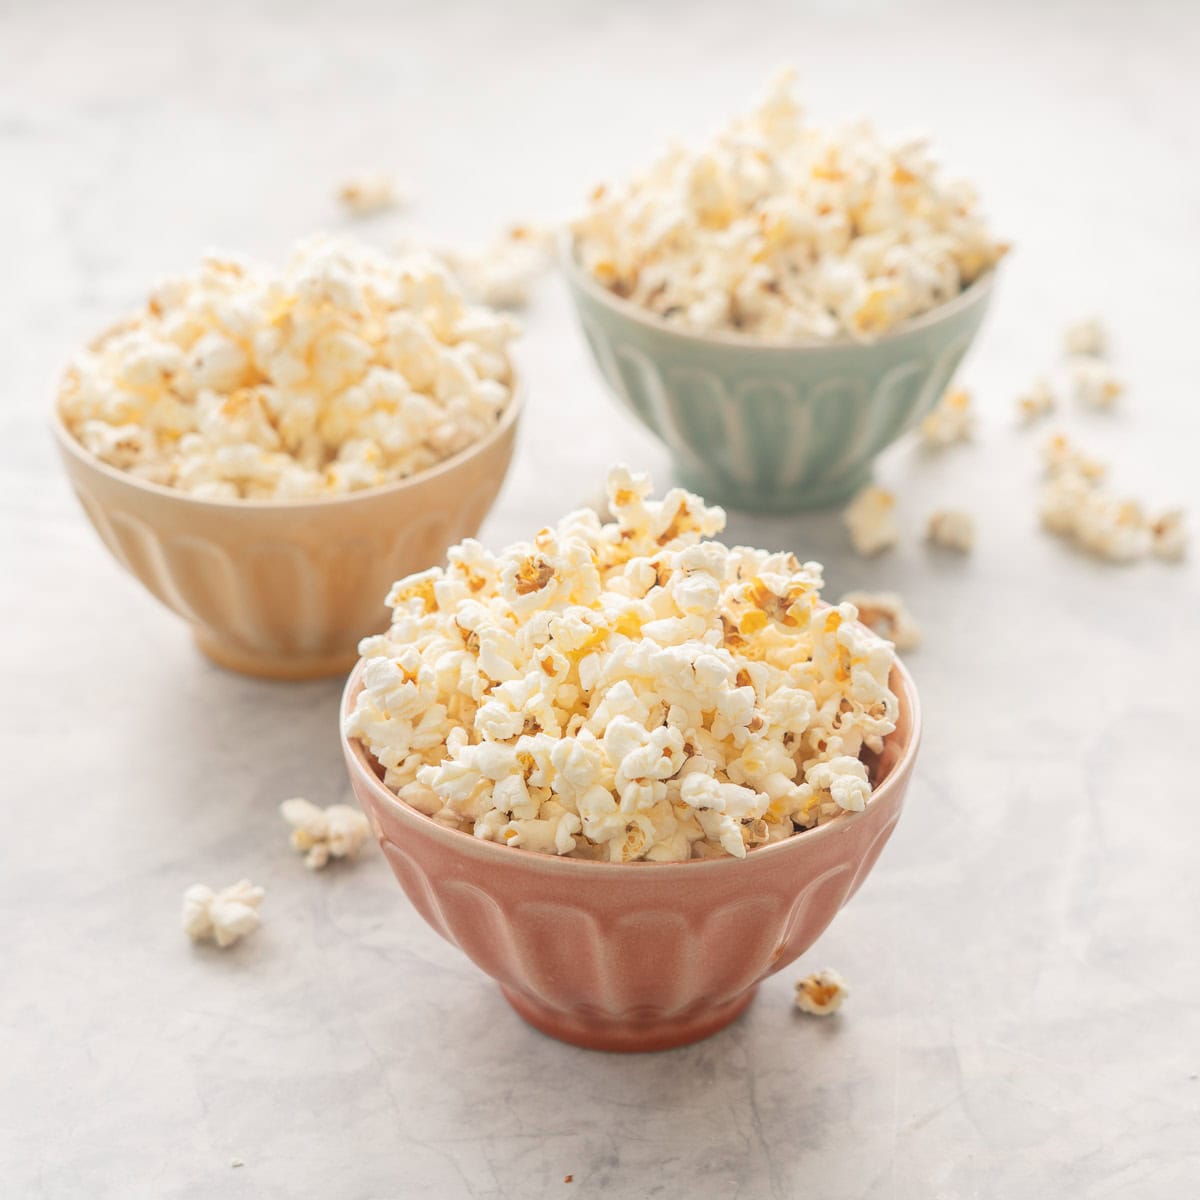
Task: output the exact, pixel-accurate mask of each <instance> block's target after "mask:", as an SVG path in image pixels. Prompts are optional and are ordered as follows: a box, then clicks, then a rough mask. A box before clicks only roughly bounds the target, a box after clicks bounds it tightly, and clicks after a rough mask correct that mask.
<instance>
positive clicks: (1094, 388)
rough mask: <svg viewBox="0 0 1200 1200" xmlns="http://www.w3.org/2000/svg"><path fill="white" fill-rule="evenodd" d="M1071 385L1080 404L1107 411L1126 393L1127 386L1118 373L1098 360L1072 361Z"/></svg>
mask: <svg viewBox="0 0 1200 1200" xmlns="http://www.w3.org/2000/svg"><path fill="white" fill-rule="evenodd" d="M1071 383H1072V384H1073V386H1074V388H1075V398H1076V400H1078V401H1079V403H1080V404H1083V405H1085V406H1086V407H1087V408H1097V409H1103V410H1105V411H1107V410H1108V409H1111V408H1113V407H1114V406H1115V404H1116V402H1117V399H1118V397H1119V396H1120V395H1121V394H1122V393H1123V392H1124V391H1125V384H1124V383H1123V382H1122V380H1121V378H1120V376H1118V375H1117V373H1116V371H1114V370H1113V369H1112V367H1110V366H1109V365H1108V363H1106V362H1103V361H1102V360H1100V359H1098V358H1076V359H1074V360H1072V362H1071Z"/></svg>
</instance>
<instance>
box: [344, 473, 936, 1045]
mask: <svg viewBox="0 0 1200 1200" xmlns="http://www.w3.org/2000/svg"><path fill="white" fill-rule="evenodd" d="M650 491H651V485H650V481H649V480H648V479H647V478H646V477H645V476H642V475H637V474H634V473H632V472H630V471H628V470H626V469H624V468H614V470H613V471H612V472H611V473H610V475H609V481H608V495H609V501H610V507H611V510H612V513H613V515H614V518H615V519H614V521H612V522H611V523H608V524H602V523H601V521H600V519H599V517H598V516H597V515H596V513H595V512H594V511H592V510H590V509H588V510H582V511H580V512H575V513H571V514H569V515H568V516H566V517H564V518H563V519H562V520H561V521H560V522H559V523H558V524H557V526H555V528H553V529H543V530H542V531H540V532H539V533H538V534H537V535H536V536H535V537H534V539H533V540H532V541H530V542H527V543H519V544H517V545H514V546H510V547H509V548H508V549H506V550H504V551H503V552H501V553H499V554H493V553H491V552H489V551H488V550H486V549H485V548H484V547H482V546H481V545H479V544H478V543H476V542H474V541H466V542H464V543H462V544H461V545H459V546H456V547H453V548H452V549H451V550H450V552H449V554H448V557H447V563H446V566H444V567H438V568H434V569H431V570H428V571H423V572H420V573H418V574H416V575H413V576H410V577H408V578H406V579H402V580H400V581H399V582H398V583H396V584H395V586H394V587H393V588H392V591H391V593H390V594H389V597H388V603H389V604H390V605H391V607H392V610H393V623H392V626H391V629H390V630H389V631H388V632H387V633H385V634H381V635H378V636H375V637H369V638H366V639H364V641H363V643H362V646H361V651H362V655H363V659H362V662H361V663H360V664H359V665H358V667H357V668H356V669H355V671H354V672H353V673H352V675H351V677H350V680H349V683H348V684H347V689H346V695H345V701H344V706H343V714H344V716H343V746H344V750H345V755H346V760H347V763H348V766H349V770H350V776H351V782H352V784H353V787H354V790H355V792H356V794H357V796H358V798H359V801H360V802H361V803H362V805H363V807H364V808H365V809H366V810H367V812H368V815H369V816H370V818H371V823H372V826H373V828H374V830H375V833H376V835H377V837H378V838H379V840H380V842H381V844H382V846H383V849H384V852H385V854H386V855H387V857H388V860H389V861H390V863H391V865H392V867H393V870H394V871H395V873H396V875H397V877H398V879H399V880H400V882H401V884H402V885H403V887H404V889H405V891H406V892H407V894H408V895H409V897H410V899H411V900H412V901H413V903H414V904H415V905H416V907H417V908H418V910H419V911H420V912H421V914H422V915H423V916H424V917H425V919H426V920H427V921H428V922H429V923H430V924H431V925H432V926H433V927H434V929H435V930H437V932H439V933H441V934H442V935H443V936H444V937H446V938H448V939H449V940H450V941H452V942H453V943H454V944H456V945H458V946H459V947H460V948H461V949H462V950H463V951H464V952H465V953H466V954H467V955H468V956H469V957H470V958H471V959H472V960H473V961H474V962H475V963H476V964H477V965H478V966H480V967H481V968H482V969H483V970H484V971H486V972H487V973H488V974H490V975H492V976H493V977H495V978H496V979H498V980H499V982H500V984H501V986H502V988H503V990H504V993H505V995H506V996H507V998H508V999H509V1001H510V1002H511V1003H512V1004H513V1006H514V1007H515V1008H516V1009H517V1011H518V1012H519V1013H520V1014H521V1015H522V1016H523V1017H525V1018H526V1019H527V1020H529V1021H530V1022H531V1023H532V1024H533V1025H535V1026H536V1027H538V1028H539V1029H542V1030H543V1031H545V1032H547V1033H549V1034H551V1035H553V1036H555V1037H559V1038H562V1039H564V1040H567V1041H572V1042H576V1043H578V1044H581V1045H587V1046H593V1047H597V1048H606V1049H625V1050H643V1049H644V1050H649V1049H658V1048H662V1047H666V1046H671V1045H679V1044H683V1043H685V1042H690V1041H694V1040H696V1039H698V1038H701V1037H705V1036H707V1035H708V1034H709V1033H713V1032H715V1031H716V1030H717V1029H720V1028H722V1027H723V1026H724V1025H725V1024H727V1023H728V1022H729V1021H731V1020H733V1019H734V1018H735V1017H736V1016H737V1015H738V1014H739V1013H740V1012H741V1011H742V1010H743V1009H744V1008H745V1007H746V1005H747V1004H749V1002H750V1000H751V999H752V998H753V994H754V991H755V988H756V986H757V984H758V983H759V982H760V981H761V980H762V979H763V978H765V977H766V976H767V975H769V974H771V973H773V972H774V971H777V970H780V969H781V968H783V967H785V966H786V965H787V964H788V963H790V962H791V961H792V960H793V959H795V958H796V957H797V956H798V955H800V954H801V953H803V952H804V951H805V950H806V949H807V948H808V947H809V946H810V945H811V944H812V942H813V941H814V940H815V939H816V938H817V937H818V936H819V935H820V933H821V932H822V931H823V930H824V928H825V926H826V925H827V924H828V923H829V922H830V921H831V920H832V919H833V917H834V915H835V914H836V913H837V911H838V909H839V908H840V907H841V906H842V905H843V904H844V903H845V902H846V900H848V899H849V897H850V896H851V895H853V893H854V891H855V890H856V889H857V888H858V886H859V884H860V883H861V882H862V880H863V879H864V878H865V876H866V874H867V872H868V871H869V870H870V868H871V866H872V865H873V864H874V862H875V859H876V858H877V856H878V854H879V853H880V851H881V850H882V848H883V845H884V843H885V842H886V840H887V838H888V836H889V835H890V834H891V831H892V829H893V827H894V825H895V823H896V821H897V820H898V819H899V815H900V806H901V803H902V800H903V796H904V791H905V788H906V786H907V783H908V778H909V774H910V772H911V769H912V763H913V760H914V758H915V755H916V750H917V743H918V740H919V723H920V718H919V711H918V706H917V699H916V695H915V692H914V690H913V687H912V683H911V680H910V679H909V677H908V675H907V673H906V672H905V670H904V668H903V667H902V666H901V665H900V664H899V662H897V661H896V658H895V654H894V649H893V647H892V645H891V644H890V643H889V642H886V641H884V640H882V639H881V638H879V637H877V636H876V635H875V634H873V633H871V631H870V630H868V629H867V628H866V627H865V626H863V625H861V624H859V623H858V622H857V621H856V619H855V618H856V615H857V614H856V612H855V609H854V607H853V605H850V604H841V605H838V606H829V605H827V604H824V603H823V602H822V601H821V599H820V588H821V584H822V579H821V568H820V566H819V564H817V563H801V562H799V561H798V560H797V559H796V558H795V557H794V556H792V555H790V554H770V553H767V552H766V551H762V550H754V549H750V548H747V547H740V546H739V547H732V548H730V547H728V546H725V545H723V544H722V543H720V542H718V541H715V540H712V539H713V538H714V536H715V535H717V534H718V533H720V531H721V529H722V528H723V526H724V513H723V512H722V511H721V510H720V509H719V508H710V507H707V506H706V505H705V504H704V503H703V501H701V500H700V499H699V498H698V497H696V496H694V495H692V494H690V493H688V492H685V491H683V490H680V489H674V490H672V491H670V492H669V493H667V495H666V497H665V498H664V499H663V500H661V501H654V500H651V499H650V498H649V496H650Z"/></svg>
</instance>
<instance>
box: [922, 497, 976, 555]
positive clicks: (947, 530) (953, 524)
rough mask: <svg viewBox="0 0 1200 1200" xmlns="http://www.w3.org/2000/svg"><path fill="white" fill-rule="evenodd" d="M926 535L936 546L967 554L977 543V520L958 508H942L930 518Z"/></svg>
mask: <svg viewBox="0 0 1200 1200" xmlns="http://www.w3.org/2000/svg"><path fill="white" fill-rule="evenodd" d="M925 536H926V537H927V538H928V539H929V541H931V542H932V543H933V544H934V545H935V546H941V547H943V548H944V549H946V550H955V551H957V552H958V553H959V554H967V553H969V552H970V550H971V549H972V548H973V547H974V545H975V521H974V519H973V518H972V516H971V514H970V513H965V512H963V511H962V510H961V509H958V508H940V509H938V510H937V512H935V513H933V514H932V515H931V516H930V518H929V524H928V525H927V526H926V529H925Z"/></svg>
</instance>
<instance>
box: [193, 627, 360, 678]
mask: <svg viewBox="0 0 1200 1200" xmlns="http://www.w3.org/2000/svg"><path fill="white" fill-rule="evenodd" d="M192 636H193V637H194V638H195V639H196V645H197V647H198V648H199V650H200V653H201V654H203V655H204V656H205V658H208V659H211V660H212V661H213V662H215V663H216V664H217V666H219V667H224V668H225V669H226V670H227V671H236V672H237V673H238V674H239V675H253V676H255V677H256V678H258V679H283V680H298V679H329V678H331V677H333V676H335V675H346V674H348V673H349V671H350V668H351V667H353V666H354V664H355V663H356V662H357V661H358V651H357V649H354V650H339V651H336V652H334V653H326V654H271V653H269V652H267V651H261V650H250V649H248V648H247V647H245V646H240V645H237V644H236V643H234V642H228V641H224V640H222V639H221V638H218V637H215V636H214V635H213V634H211V633H209V632H207V631H206V630H202V629H194V630H193V631H192Z"/></svg>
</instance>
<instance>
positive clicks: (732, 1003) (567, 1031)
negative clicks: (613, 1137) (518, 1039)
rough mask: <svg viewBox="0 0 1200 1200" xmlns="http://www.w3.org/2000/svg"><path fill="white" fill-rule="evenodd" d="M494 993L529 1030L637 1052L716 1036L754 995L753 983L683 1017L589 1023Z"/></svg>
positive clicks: (514, 994) (509, 993)
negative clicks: (731, 996) (509, 1006)
mask: <svg viewBox="0 0 1200 1200" xmlns="http://www.w3.org/2000/svg"><path fill="white" fill-rule="evenodd" d="M500 990H501V991H502V992H503V993H504V998H505V999H506V1000H507V1001H508V1002H509V1004H511V1005H512V1006H513V1008H515V1009H516V1011H517V1015H518V1016H520V1017H521V1018H522V1019H523V1020H525V1021H527V1022H528V1023H529V1024H530V1025H532V1026H533V1027H534V1029H537V1030H539V1031H540V1032H542V1033H544V1034H547V1035H548V1036H549V1037H552V1038H557V1039H558V1040H559V1041H560V1042H570V1043H571V1044H572V1045H573V1046H582V1047H584V1049H586V1050H615V1051H619V1052H623V1053H643V1052H645V1051H649V1050H670V1049H671V1048H672V1047H674V1046H686V1045H688V1044H689V1043H691V1042H699V1041H701V1040H703V1039H704V1038H706V1037H711V1036H712V1035H713V1034H714V1033H719V1032H720V1031H721V1030H722V1029H724V1028H725V1026H726V1025H729V1024H730V1023H731V1022H733V1021H736V1020H737V1018H738V1017H740V1016H741V1015H742V1013H744V1012H745V1011H746V1009H747V1008H748V1007H749V1006H750V1001H751V1000H753V999H754V994H755V992H757V991H758V985H757V984H755V985H754V987H752V988H750V989H749V990H748V991H745V992H743V993H742V994H741V995H739V996H735V997H734V998H733V999H732V1000H729V1001H727V1002H726V1003H725V1004H722V1005H720V1006H719V1007H717V1008H706V1009H703V1010H702V1011H700V1012H698V1013H694V1014H692V1015H689V1016H680V1017H669V1018H666V1019H661V1018H654V1017H651V1018H649V1019H642V1020H639V1019H638V1018H637V1017H630V1018H629V1019H628V1020H625V1021H612V1020H608V1019H605V1018H604V1017H596V1018H594V1019H593V1018H590V1017H587V1016H580V1015H576V1014H573V1013H566V1012H562V1011H561V1010H560V1009H557V1008H551V1007H550V1006H549V1005H547V1004H543V1003H542V1002H541V1001H539V1000H536V999H534V998H532V997H530V996H527V995H525V994H524V993H522V992H518V991H516V990H515V989H512V988H507V987H505V986H504V985H503V984H501V985H500Z"/></svg>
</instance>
